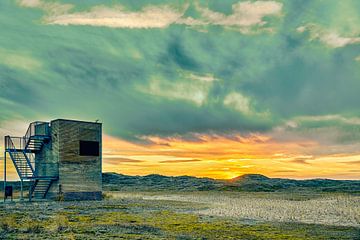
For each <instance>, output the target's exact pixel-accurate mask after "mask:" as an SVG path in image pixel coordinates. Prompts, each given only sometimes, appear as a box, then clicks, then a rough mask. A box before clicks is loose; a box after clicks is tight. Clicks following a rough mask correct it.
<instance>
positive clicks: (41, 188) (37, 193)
mask: <svg viewBox="0 0 360 240" xmlns="http://www.w3.org/2000/svg"><path fill="white" fill-rule="evenodd" d="M55 179H56V178H43V179H41V178H40V179H36V180H35V181H33V184H32V186H31V189H30V193H29V198H30V199H44V198H45V197H46V194H47V192H48V191H49V189H50V187H51V184H52V183H53V181H54V180H55Z"/></svg>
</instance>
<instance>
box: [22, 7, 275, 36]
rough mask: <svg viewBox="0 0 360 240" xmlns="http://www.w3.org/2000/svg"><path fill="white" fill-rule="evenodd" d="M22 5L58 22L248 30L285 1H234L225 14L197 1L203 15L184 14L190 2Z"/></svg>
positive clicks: (64, 23) (53, 21)
mask: <svg viewBox="0 0 360 240" xmlns="http://www.w3.org/2000/svg"><path fill="white" fill-rule="evenodd" d="M20 6H23V7H31V8H35V7H36V8H40V9H42V10H43V11H45V12H46V16H45V17H44V19H43V20H44V22H45V23H46V24H56V25H89V26H102V27H111V28H166V27H169V26H170V25H171V24H178V25H187V26H207V25H216V26H224V27H234V28H236V29H239V30H241V31H243V32H244V33H247V32H249V30H250V28H251V27H253V26H258V27H262V26H265V25H266V24H267V21H265V20H264V17H266V16H279V15H280V13H281V10H282V3H279V2H276V1H255V2H250V1H245V2H238V3H235V4H233V5H232V11H233V13H232V14H230V15H225V14H223V13H220V12H216V11H212V10H210V9H209V8H207V7H203V6H200V5H199V4H198V3H195V6H196V10H197V11H199V13H200V17H199V18H196V19H194V18H193V17H189V16H185V15H184V14H185V12H186V10H187V9H188V8H189V4H183V6H182V7H181V8H178V9H176V8H174V7H171V6H170V5H158V6H155V5H153V6H147V7H143V8H142V9H141V10H139V11H128V10H126V9H125V8H124V7H123V6H122V5H119V4H117V5H113V6H112V7H108V6H94V7H92V8H90V9H89V10H87V11H81V12H76V11H70V10H72V9H74V5H71V4H61V3H57V2H52V3H47V2H44V1H42V0H21V1H20Z"/></svg>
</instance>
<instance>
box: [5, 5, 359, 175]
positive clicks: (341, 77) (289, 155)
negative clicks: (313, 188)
mask: <svg viewBox="0 0 360 240" xmlns="http://www.w3.org/2000/svg"><path fill="white" fill-rule="evenodd" d="M57 118H69V119H79V120H87V121H95V120H100V122H102V123H103V171H105V172H118V173H123V174H130V175H146V174H162V175H168V176H178V175H190V176H198V177H212V178H218V179H230V178H233V177H236V176H239V175H242V174H247V173H260V174H264V175H266V176H269V177H287V178H296V179H307V178H334V179H360V1H358V0H341V1H338V0H326V1H325V0H274V1H271V0H270V1H253V0H251V1H239V0H226V1H220V0H193V1H190V0H187V1H186V0H182V1H181V0H171V1H170V0H151V1H148V0H146V1H145V0H118V1H116V0H86V1H85V0H76V1H75V0H52V1H45V0H18V1H16V0H1V1H0V135H1V136H3V135H15V136H23V135H24V134H25V131H26V129H27V125H28V124H29V123H30V122H32V121H35V120H43V121H49V120H51V119H57ZM0 144H1V145H0V151H1V152H3V150H4V148H3V137H1V140H0ZM1 159H2V158H1ZM1 164H3V161H1ZM1 164H0V167H2V165H1ZM9 168H10V169H11V170H10V178H16V174H15V172H14V170H13V168H12V167H11V163H10V162H9Z"/></svg>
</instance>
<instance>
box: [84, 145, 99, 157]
mask: <svg viewBox="0 0 360 240" xmlns="http://www.w3.org/2000/svg"><path fill="white" fill-rule="evenodd" d="M99 154H100V151H99V142H96V141H80V156H99Z"/></svg>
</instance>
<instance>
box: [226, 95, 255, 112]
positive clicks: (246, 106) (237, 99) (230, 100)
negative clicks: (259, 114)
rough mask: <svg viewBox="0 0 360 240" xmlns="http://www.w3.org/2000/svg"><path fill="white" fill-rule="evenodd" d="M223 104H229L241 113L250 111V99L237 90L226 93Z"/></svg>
mask: <svg viewBox="0 0 360 240" xmlns="http://www.w3.org/2000/svg"><path fill="white" fill-rule="evenodd" d="M224 105H226V106H230V107H232V108H234V109H236V110H238V111H239V112H241V113H243V114H250V113H252V111H251V107H250V99H249V98H248V97H245V96H244V95H242V94H240V93H237V92H232V93H230V94H228V95H227V96H226V97H225V99H224Z"/></svg>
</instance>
